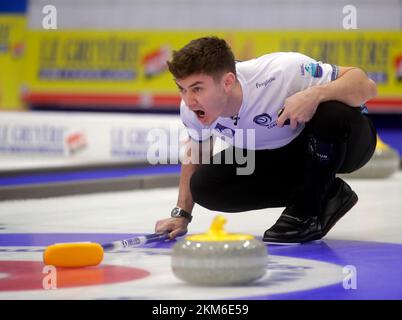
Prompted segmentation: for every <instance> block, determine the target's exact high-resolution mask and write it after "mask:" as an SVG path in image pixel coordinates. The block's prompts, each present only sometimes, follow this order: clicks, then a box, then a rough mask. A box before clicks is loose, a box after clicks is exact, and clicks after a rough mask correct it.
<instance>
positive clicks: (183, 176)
mask: <svg viewBox="0 0 402 320" xmlns="http://www.w3.org/2000/svg"><path fill="white" fill-rule="evenodd" d="M198 166H199V165H197V164H191V163H189V164H182V165H181V173H180V183H179V197H178V200H177V206H178V207H180V208H182V209H183V210H185V211H187V212H190V213H191V211H192V210H193V207H194V201H193V197H192V195H191V191H190V179H191V177H192V175H193V174H194V172H195V171H196V170H197V168H198Z"/></svg>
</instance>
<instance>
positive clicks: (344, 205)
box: [319, 178, 359, 237]
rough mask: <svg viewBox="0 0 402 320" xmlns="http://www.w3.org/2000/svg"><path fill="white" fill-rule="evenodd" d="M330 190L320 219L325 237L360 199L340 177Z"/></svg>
mask: <svg viewBox="0 0 402 320" xmlns="http://www.w3.org/2000/svg"><path fill="white" fill-rule="evenodd" d="M331 189H332V191H331V190H330V194H332V196H330V198H329V199H328V200H327V201H326V203H325V204H324V208H323V211H322V213H321V214H320V215H319V221H320V224H321V227H322V236H321V237H324V236H325V235H326V234H327V233H328V232H329V230H331V229H332V227H333V226H334V225H335V224H336V223H337V222H338V221H339V219H340V218H342V217H343V216H344V215H345V214H346V212H348V211H349V210H350V209H351V208H352V207H353V206H354V205H355V204H356V203H357V201H358V199H359V198H358V197H357V194H356V193H355V192H354V191H353V190H352V189H351V188H350V186H349V185H348V184H347V183H346V182H345V181H343V180H342V179H340V178H336V179H335V181H334V183H333V185H332V187H331Z"/></svg>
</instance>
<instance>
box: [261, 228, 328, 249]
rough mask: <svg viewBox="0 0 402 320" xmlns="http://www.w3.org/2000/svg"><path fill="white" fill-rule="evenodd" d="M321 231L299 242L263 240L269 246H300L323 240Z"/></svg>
mask: <svg viewBox="0 0 402 320" xmlns="http://www.w3.org/2000/svg"><path fill="white" fill-rule="evenodd" d="M321 234H322V233H321V231H320V232H315V233H313V234H310V235H308V236H307V237H305V238H303V239H300V240H297V241H290V240H289V242H286V240H281V241H276V240H275V239H272V238H271V239H270V238H263V239H262V241H263V242H265V243H268V244H276V245H279V246H291V245H298V244H303V243H305V242H310V241H315V240H320V239H321V238H322V236H321Z"/></svg>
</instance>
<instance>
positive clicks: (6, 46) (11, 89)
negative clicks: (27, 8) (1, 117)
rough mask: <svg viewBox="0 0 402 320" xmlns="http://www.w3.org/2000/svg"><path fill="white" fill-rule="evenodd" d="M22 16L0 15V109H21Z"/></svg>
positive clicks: (23, 23) (24, 20)
mask: <svg viewBox="0 0 402 320" xmlns="http://www.w3.org/2000/svg"><path fill="white" fill-rule="evenodd" d="M25 25H26V18H25V17H24V16H18V15H17V16H12V15H0V109H19V108H22V102H21V99H20V91H21V87H20V85H21V81H22V76H21V75H22V71H23V57H24V47H25V43H24V41H25V39H24V38H25Z"/></svg>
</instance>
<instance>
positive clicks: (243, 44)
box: [26, 31, 402, 97]
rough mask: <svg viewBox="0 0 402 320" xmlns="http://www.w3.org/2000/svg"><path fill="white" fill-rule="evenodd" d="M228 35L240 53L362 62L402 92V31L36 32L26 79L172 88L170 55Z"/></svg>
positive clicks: (75, 85)
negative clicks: (289, 54) (205, 38)
mask: <svg viewBox="0 0 402 320" xmlns="http://www.w3.org/2000/svg"><path fill="white" fill-rule="evenodd" d="M212 34H213V35H217V36H219V37H223V38H225V39H226V40H227V41H228V42H229V43H230V44H231V46H232V49H233V51H234V53H235V56H236V58H237V59H239V60H246V59H250V58H253V57H257V56H260V55H263V54H266V53H270V52H276V51H298V52H301V53H304V54H306V55H308V56H310V57H312V58H314V59H317V60H321V61H323V62H328V63H331V64H337V65H340V66H357V67H360V68H362V69H364V70H365V71H366V72H367V73H368V74H369V76H370V77H371V78H373V79H374V80H375V81H376V82H377V84H378V88H379V94H380V96H382V97H402V32H400V31H390V32H369V31H367V32H359V31H343V32H334V31H325V32H299V31H286V32H271V31H257V32H253V31H230V32H229V31H227V32H225V31H220V32H215V31H202V32H178V31H166V32H162V31H161V32H150V31H149V32H148V31H146V32H145V31H144V32H142V31H135V32H132V31H122V32H112V31H37V32H29V37H28V43H27V46H28V56H27V61H26V85H27V87H28V88H29V90H30V91H31V92H35V91H40V92H70V93H88V92H89V93H96V92H100V93H132V94H143V93H149V94H171V93H176V92H177V88H176V86H175V85H174V83H173V81H172V76H171V75H170V74H169V73H168V72H167V70H166V64H165V61H166V60H167V59H169V57H170V56H171V53H172V50H177V49H179V48H181V47H182V46H184V45H185V44H186V43H188V42H189V41H190V40H192V39H195V38H198V37H202V36H206V35H212Z"/></svg>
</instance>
